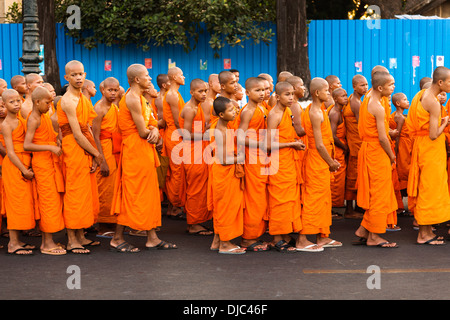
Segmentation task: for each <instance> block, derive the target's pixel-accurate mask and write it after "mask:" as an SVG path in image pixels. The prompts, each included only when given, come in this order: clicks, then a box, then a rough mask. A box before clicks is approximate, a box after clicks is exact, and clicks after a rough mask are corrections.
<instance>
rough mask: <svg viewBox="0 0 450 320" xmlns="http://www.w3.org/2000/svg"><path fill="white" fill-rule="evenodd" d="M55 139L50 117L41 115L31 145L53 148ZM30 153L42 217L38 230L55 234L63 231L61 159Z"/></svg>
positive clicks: (53, 155)
mask: <svg viewBox="0 0 450 320" xmlns="http://www.w3.org/2000/svg"><path fill="white" fill-rule="evenodd" d="M57 136H58V134H57V133H56V132H55V130H54V129H53V125H52V120H51V119H50V116H49V115H48V114H42V115H41V124H40V126H39V127H38V128H37V129H36V131H35V134H34V137H33V143H34V144H38V145H54V146H56V139H57ZM32 154H33V160H32V162H31V164H32V168H33V172H34V177H35V179H36V187H37V194H38V200H39V201H38V202H39V213H40V218H41V219H40V221H39V227H40V229H41V231H43V232H47V233H55V232H58V231H61V230H62V229H64V218H63V194H64V177H63V173H62V163H61V158H60V157H58V156H57V155H55V154H54V153H52V152H51V151H39V152H33V153H32Z"/></svg>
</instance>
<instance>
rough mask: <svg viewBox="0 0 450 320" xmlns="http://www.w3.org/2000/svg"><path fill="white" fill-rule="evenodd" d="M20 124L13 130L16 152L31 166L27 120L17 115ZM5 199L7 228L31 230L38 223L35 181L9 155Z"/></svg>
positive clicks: (5, 166)
mask: <svg viewBox="0 0 450 320" xmlns="http://www.w3.org/2000/svg"><path fill="white" fill-rule="evenodd" d="M17 119H18V121H19V124H18V126H17V127H16V128H15V129H14V131H13V132H12V141H13V144H14V152H15V153H16V155H17V157H18V158H19V160H20V161H21V162H22V163H23V165H24V166H25V167H27V168H31V152H28V151H24V149H23V142H24V141H25V132H26V121H25V120H24V119H23V118H22V117H17ZM2 178H3V188H2V193H3V201H2V214H6V219H7V220H6V221H7V229H9V230H29V229H33V228H34V227H35V225H36V219H39V212H38V211H37V210H36V209H37V207H38V205H37V201H36V200H37V199H36V197H35V185H34V183H35V181H34V179H32V180H28V179H25V178H23V177H22V172H21V171H20V170H19V169H18V168H17V167H16V166H15V165H14V164H13V163H12V162H11V160H10V159H9V158H8V156H5V158H4V159H3V165H2Z"/></svg>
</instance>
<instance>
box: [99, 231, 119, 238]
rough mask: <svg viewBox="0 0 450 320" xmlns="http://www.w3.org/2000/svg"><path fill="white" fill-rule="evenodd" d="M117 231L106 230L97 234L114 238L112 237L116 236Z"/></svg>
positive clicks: (101, 236)
mask: <svg viewBox="0 0 450 320" xmlns="http://www.w3.org/2000/svg"><path fill="white" fill-rule="evenodd" d="M114 234H115V232H114V231H106V232H104V233H99V234H97V235H96V237H97V238H108V239H112V237H113V236H114Z"/></svg>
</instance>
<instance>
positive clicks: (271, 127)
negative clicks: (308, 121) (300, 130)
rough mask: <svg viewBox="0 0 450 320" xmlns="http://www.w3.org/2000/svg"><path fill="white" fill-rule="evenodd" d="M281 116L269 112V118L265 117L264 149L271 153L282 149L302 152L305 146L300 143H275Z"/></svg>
mask: <svg viewBox="0 0 450 320" xmlns="http://www.w3.org/2000/svg"><path fill="white" fill-rule="evenodd" d="M282 116H283V115H282V114H278V113H275V112H273V111H271V112H270V113H269V116H268V117H267V133H266V143H265V144H266V148H267V151H273V150H276V149H278V150H279V149H283V148H294V149H296V150H302V149H304V148H305V145H304V144H303V143H302V142H301V141H294V142H281V143H280V142H277V141H275V139H276V132H277V130H278V129H277V128H278V125H279V124H280V122H281V119H282Z"/></svg>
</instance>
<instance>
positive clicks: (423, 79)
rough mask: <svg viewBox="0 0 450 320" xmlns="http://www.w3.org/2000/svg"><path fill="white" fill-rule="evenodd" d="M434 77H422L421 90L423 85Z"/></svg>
mask: <svg viewBox="0 0 450 320" xmlns="http://www.w3.org/2000/svg"><path fill="white" fill-rule="evenodd" d="M432 80H433V79H431V78H430V77H423V78H422V79H420V83H419V88H420V90H422V89H423V85H424V84H425V83H427V82H431V81H432Z"/></svg>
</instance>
